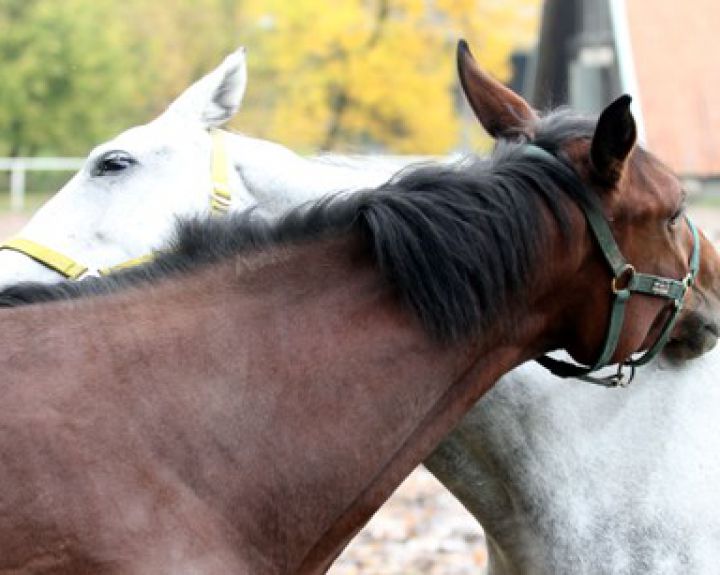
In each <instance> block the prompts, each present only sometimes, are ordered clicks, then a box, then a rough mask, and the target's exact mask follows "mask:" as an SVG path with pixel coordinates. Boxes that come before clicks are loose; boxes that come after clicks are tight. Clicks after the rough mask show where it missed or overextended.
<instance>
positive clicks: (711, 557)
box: [426, 349, 720, 575]
mask: <svg viewBox="0 0 720 575" xmlns="http://www.w3.org/2000/svg"><path fill="white" fill-rule="evenodd" d="M719 369H720V349H716V350H713V351H712V352H710V353H708V354H707V355H705V356H703V357H701V358H699V359H696V360H693V361H692V362H690V363H689V364H687V365H686V366H684V367H683V368H674V367H672V366H669V365H667V364H665V365H663V363H662V361H655V362H653V363H652V364H651V365H648V366H646V367H644V368H642V369H641V370H639V371H638V373H637V375H636V378H635V381H634V382H633V383H632V385H631V386H630V387H629V388H628V389H622V390H606V389H601V388H596V387H594V386H591V385H588V384H584V383H582V382H579V381H575V380H570V381H563V380H559V379H558V378H555V377H553V376H551V375H550V374H549V373H547V372H546V371H545V370H543V369H542V368H540V367H539V366H538V365H537V364H535V363H529V364H526V365H524V366H522V367H520V368H518V369H516V370H514V371H513V372H511V373H510V374H509V375H507V376H505V377H504V378H502V380H501V381H500V382H498V384H497V385H496V386H495V387H494V388H493V389H492V390H491V391H490V392H489V393H488V394H487V395H486V396H485V397H484V398H483V400H482V401H481V402H479V403H478V404H477V405H476V406H475V407H474V408H473V410H472V411H471V412H470V414H468V415H467V416H466V418H465V419H464V420H463V422H462V423H461V424H460V425H459V426H458V427H457V428H456V430H455V432H454V433H453V434H451V435H450V436H449V437H448V438H447V439H446V440H445V441H444V442H443V444H441V446H440V448H439V449H438V451H436V453H435V454H433V456H432V457H431V458H430V459H429V460H428V462H426V463H428V464H429V467H430V469H431V470H432V471H433V473H435V474H436V475H437V476H438V477H439V478H440V479H441V480H442V481H443V483H445V484H446V486H448V487H449V488H450V489H451V491H453V492H454V494H455V495H456V496H458V498H459V499H460V500H461V501H462V502H463V503H464V504H465V506H466V507H467V508H468V510H470V511H471V512H472V513H473V514H474V515H475V516H476V517H477V518H478V519H479V520H480V522H481V523H482V525H483V527H485V528H486V530H487V531H488V533H489V534H490V535H491V536H492V538H493V540H494V543H495V545H494V546H493V549H492V553H493V559H494V560H495V561H494V570H493V571H492V573H493V575H495V574H496V573H497V574H498V575H500V574H502V575H505V574H506V573H512V574H517V573H537V574H543V575H544V574H548V575H549V574H570V573H572V574H573V575H578V574H581V575H600V574H602V575H611V574H615V573H651V574H653V575H665V574H667V575H670V574H674V573H703V574H705V573H716V572H717V565H718V560H719V558H720V551H719V550H720V489H718V485H720V458H718V456H717V453H718V451H719V450H720V417H718V416H719V415H720V387H719V386H718V385H717V373H718V370H719Z"/></svg>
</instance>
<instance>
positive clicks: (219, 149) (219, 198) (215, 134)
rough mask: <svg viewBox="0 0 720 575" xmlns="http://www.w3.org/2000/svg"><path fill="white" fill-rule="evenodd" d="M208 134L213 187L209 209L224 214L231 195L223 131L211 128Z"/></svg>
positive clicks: (227, 208) (230, 200)
mask: <svg viewBox="0 0 720 575" xmlns="http://www.w3.org/2000/svg"><path fill="white" fill-rule="evenodd" d="M210 136H211V137H212V141H213V155H212V166H211V167H210V173H211V175H212V183H213V187H212V191H211V192H210V210H211V211H212V213H214V214H226V213H227V212H228V210H229V209H230V204H231V202H232V195H231V193H230V182H229V181H228V173H229V172H228V160H227V148H226V146H225V132H223V131H222V130H218V129H217V128H212V129H211V130H210Z"/></svg>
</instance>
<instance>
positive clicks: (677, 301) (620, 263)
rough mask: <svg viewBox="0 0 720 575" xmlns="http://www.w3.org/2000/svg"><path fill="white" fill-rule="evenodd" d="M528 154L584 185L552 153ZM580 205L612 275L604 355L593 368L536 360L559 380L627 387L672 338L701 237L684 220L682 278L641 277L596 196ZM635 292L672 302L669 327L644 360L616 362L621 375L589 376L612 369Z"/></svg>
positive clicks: (531, 148) (694, 269) (536, 150)
mask: <svg viewBox="0 0 720 575" xmlns="http://www.w3.org/2000/svg"><path fill="white" fill-rule="evenodd" d="M527 153H528V154H529V155H531V156H535V157H538V158H542V159H544V160H546V161H551V162H553V163H554V164H556V165H558V164H559V165H561V166H562V168H563V170H564V171H566V172H568V174H571V175H572V179H574V180H576V181H577V183H578V185H579V186H582V187H584V184H583V183H582V181H581V180H580V178H579V177H578V176H577V174H576V173H575V171H574V170H572V169H571V168H570V167H569V166H567V165H566V164H565V163H563V162H561V161H560V160H559V159H558V158H556V157H555V156H554V155H552V154H551V153H550V152H548V151H546V150H544V149H543V148H540V147H538V146H535V145H528V146H527ZM577 203H578V206H579V207H580V209H581V210H582V212H583V214H584V215H585V219H586V220H587V223H588V226H589V227H590V230H591V232H592V236H593V237H594V238H595V241H596V242H597V245H598V247H599V248H600V251H601V252H602V254H603V257H604V259H605V261H606V262H607V264H608V266H609V267H610V270H611V271H612V275H613V277H612V280H611V282H610V289H611V291H612V294H613V304H612V310H611V312H610V320H609V325H608V330H607V334H606V335H605V341H604V343H603V347H602V350H601V351H600V356H599V357H598V359H597V361H596V362H595V363H594V364H593V365H591V366H583V365H577V364H572V363H568V362H565V361H561V360H558V359H554V358H552V357H549V356H547V355H544V356H542V357H540V358H538V359H537V362H538V363H539V364H540V365H542V366H543V367H545V368H546V369H548V370H549V371H551V372H552V373H553V374H554V375H557V376H559V377H574V378H578V379H582V380H583V381H588V382H590V383H595V384H598V385H604V386H606V387H618V386H625V385H627V384H629V383H630V381H631V380H632V377H633V375H634V373H635V368H636V367H639V366H641V365H645V364H646V363H648V362H649V361H650V360H651V359H653V358H654V357H655V356H656V355H657V354H658V353H659V352H660V351H661V350H662V348H663V347H664V346H665V344H666V343H667V341H668V339H669V338H670V334H671V333H672V330H673V327H674V326H675V323H676V322H677V320H678V318H679V317H680V312H681V311H682V307H683V303H684V298H685V294H686V293H687V290H688V288H689V287H690V286H691V285H692V284H693V282H694V281H695V276H697V273H698V270H699V269H700V237H699V235H698V231H697V228H696V227H695V224H693V223H692V221H691V220H690V218H688V217H687V215H686V216H685V221H686V222H687V224H688V226H689V228H690V231H691V232H692V236H693V251H692V255H691V256H690V270H689V271H688V273H687V275H686V276H685V277H684V278H683V279H682V280H676V279H673V278H666V277H662V276H656V275H652V274H644V273H640V272H637V271H635V268H634V267H633V266H632V265H630V264H629V263H627V261H625V258H624V257H623V255H622V253H621V252H620V248H619V247H618V245H617V243H616V242H615V238H614V237H613V235H612V230H611V229H610V225H609V224H608V222H607V220H606V219H605V215H604V214H603V210H602V206H601V204H600V201H599V200H598V198H597V196H596V195H595V194H592V193H591V194H584V195H582V196H580V197H579V198H578V199H577ZM633 293H639V294H644V295H647V296H652V297H660V298H665V299H669V300H671V301H672V302H673V310H672V313H671V315H670V317H669V318H668V319H667V321H666V322H665V326H664V327H663V329H662V331H661V333H660V335H659V336H658V338H657V340H656V341H655V343H654V344H653V345H652V346H651V347H650V349H648V350H647V351H646V352H645V353H644V354H643V355H642V356H641V357H639V358H637V359H632V358H630V359H627V360H625V361H623V362H621V363H620V364H618V370H617V373H615V374H613V375H611V376H608V377H598V376H592V375H590V374H591V373H592V372H594V371H597V370H598V369H601V368H603V367H606V366H607V365H609V362H610V358H611V357H612V356H613V354H614V353H615V350H616V348H617V346H618V342H619V340H620V333H621V331H622V327H623V322H624V319H625V305H626V304H627V302H628V300H629V299H630V296H631V295H632V294H633ZM626 366H627V367H629V368H630V374H629V375H626V374H625V373H623V367H626Z"/></svg>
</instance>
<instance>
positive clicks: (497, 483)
mask: <svg viewBox="0 0 720 575" xmlns="http://www.w3.org/2000/svg"><path fill="white" fill-rule="evenodd" d="M245 75H246V72H245V58H244V52H243V51H238V52H236V53H234V54H231V55H230V56H229V57H228V58H227V59H226V60H225V61H224V62H223V63H222V64H221V65H220V66H219V67H218V68H217V69H216V70H215V71H213V72H212V73H210V74H209V75H208V76H206V77H204V78H203V79H201V80H200V81H199V82H197V83H196V84H194V85H193V86H191V87H190V88H189V89H188V90H187V91H186V92H185V93H183V94H182V95H181V96H180V97H179V98H178V99H177V100H176V101H175V102H174V103H173V104H172V105H171V106H170V107H169V109H168V110H167V111H166V112H165V113H164V114H162V115H161V116H160V117H159V118H157V119H156V120H154V121H152V122H150V123H149V124H147V125H145V126H139V127H135V128H132V129H130V130H128V131H126V132H124V133H123V134H121V135H120V136H118V137H117V138H115V139H114V140H111V141H110V142H107V143H105V144H102V145H100V146H98V147H97V148H96V149H95V150H93V151H92V152H91V154H90V155H89V156H88V159H87V161H86V165H85V167H84V168H83V169H82V170H81V171H80V172H78V174H77V175H76V176H75V177H74V178H73V179H72V180H71V181H70V182H69V183H68V184H67V185H66V186H65V187H64V188H63V189H62V190H61V191H60V192H59V193H58V194H57V195H56V196H55V197H54V198H53V199H52V200H50V201H49V202H48V203H47V204H46V205H45V206H44V207H43V208H42V209H41V210H39V211H38V213H37V214H36V215H35V216H34V217H33V219H32V220H31V221H30V223H28V225H27V226H26V228H25V229H24V230H23V231H22V232H21V234H20V235H21V236H23V237H27V238H29V239H32V240H35V241H37V242H40V243H43V244H45V245H47V246H49V247H51V248H53V249H55V250H57V251H60V252H62V253H65V254H67V255H69V256H71V257H73V258H74V259H76V260H78V261H81V262H83V263H85V264H88V265H90V266H91V267H93V268H102V267H107V266H111V265H114V264H117V263H120V262H123V261H126V260H128V259H131V258H134V257H137V256H140V255H144V254H146V253H148V252H149V251H151V250H152V249H153V248H156V247H159V246H161V245H162V244H163V243H164V242H165V241H166V239H167V238H168V236H169V235H170V234H171V233H172V230H173V228H174V224H175V220H176V218H177V217H178V216H183V215H191V214H197V213H202V212H205V211H207V209H208V205H209V204H208V202H209V193H210V189H211V181H210V156H211V139H210V137H209V136H208V133H207V129H208V128H210V127H215V126H220V125H222V124H223V123H224V122H226V121H227V120H228V119H229V118H230V117H231V116H232V115H233V114H234V113H235V111H236V110H237V108H238V107H239V105H240V101H241V99H242V95H243V92H244V88H245ZM226 139H227V145H228V153H229V157H230V159H231V162H232V165H233V167H234V169H233V170H232V171H231V174H230V178H231V180H230V185H231V188H232V191H233V208H235V209H242V208H246V207H249V206H252V205H254V204H255V203H257V202H259V203H260V204H262V205H263V206H264V208H265V209H267V210H268V211H270V212H276V211H279V210H281V209H283V208H286V207H288V206H290V205H293V204H296V203H298V202H300V201H304V200H307V199H311V198H314V197H317V196H318V195H321V194H324V193H327V192H330V191H336V190H341V189H356V188H360V187H366V186H374V185H377V184H379V183H381V182H382V181H384V180H385V179H386V178H387V177H388V176H389V175H390V174H391V173H392V172H393V171H395V169H397V168H398V167H399V165H398V164H397V163H394V162H388V163H382V162H378V163H373V164H372V165H371V166H369V165H367V164H364V163H355V164H353V163H352V162H347V163H345V164H344V165H343V164H342V163H333V162H331V161H322V160H307V159H303V158H301V157H299V156H297V155H296V154H294V153H293V152H291V151H290V150H288V149H286V148H284V147H282V146H279V145H277V144H273V143H271V142H267V141H263V140H257V139H253V138H248V137H245V136H241V135H232V136H228V137H227V138H226ZM112 150H121V151H124V152H127V154H129V156H131V157H132V158H133V159H134V163H133V164H132V165H130V166H128V167H127V168H126V169H123V170H119V171H117V172H112V173H108V174H105V175H98V174H97V169H96V168H97V165H98V161H99V158H101V157H102V156H103V154H105V153H107V152H109V151H112ZM58 279H60V277H59V276H58V275H57V274H56V273H55V272H52V271H50V270H48V269H46V268H44V267H43V266H41V265H40V264H38V263H36V262H34V261H32V260H31V259H29V258H27V257H26V256H23V255H21V254H17V253H14V252H10V251H0V287H2V286H5V285H8V284H11V283H15V282H17V281H21V280H35V281H56V280H58ZM718 368H720V351H715V352H713V353H711V354H709V355H708V356H706V357H704V358H702V359H699V360H695V361H693V362H692V363H691V364H689V365H688V366H686V367H685V368H684V369H683V370H681V371H678V370H675V369H673V368H671V367H668V366H664V367H663V366H661V365H660V364H658V363H657V362H656V364H655V365H653V366H649V367H647V368H643V369H641V370H640V371H639V373H638V375H637V377H636V381H635V383H633V385H632V387H630V388H629V389H627V390H605V389H598V388H595V387H593V386H591V385H588V384H584V383H580V382H576V381H560V380H558V379H556V378H554V377H552V376H550V375H548V374H547V373H546V372H545V371H544V370H542V369H541V368H540V367H539V366H537V365H535V364H528V365H526V366H523V367H521V368H519V369H517V370H515V371H514V372H512V373H511V374H510V375H508V376H506V377H505V378H504V379H503V380H502V381H500V382H499V383H498V384H497V385H496V387H495V389H494V390H492V391H491V392H490V393H489V394H488V395H487V396H486V397H485V398H484V399H483V400H482V401H481V402H480V403H479V404H478V405H477V406H476V407H475V408H474V410H473V412H472V413H471V414H470V415H469V416H468V417H467V418H466V419H465V421H464V422H463V423H462V424H461V426H460V427H459V428H458V429H457V430H456V431H455V433H454V434H453V435H452V436H451V437H450V438H449V439H448V440H446V441H445V442H444V443H443V444H442V446H441V447H440V448H439V449H438V450H437V452H436V453H435V454H434V455H433V457H432V458H431V459H430V460H429V467H430V469H431V470H432V471H433V472H435V473H436V474H437V475H438V476H439V477H440V478H441V479H442V480H443V481H444V482H445V484H446V485H448V487H450V489H451V490H452V491H453V492H454V493H455V494H456V495H457V496H458V497H459V498H460V499H461V500H462V501H463V502H464V503H465V504H466V506H467V507H468V508H469V509H470V510H471V511H472V512H473V514H474V515H475V516H476V517H477V518H478V519H479V520H480V522H481V523H482V524H483V526H484V527H485V528H486V530H487V533H488V539H489V541H490V543H491V553H492V560H493V563H494V569H495V572H497V573H505V572H507V573H533V574H571V573H572V574H588V575H589V574H603V573H607V574H611V573H612V574H618V573H627V574H630V573H632V574H636V573H644V574H645V573H653V574H665V573H667V574H670V573H673V574H675V573H703V574H705V573H708V574H709V573H716V572H718V571H719V568H718V565H720V386H718V385H716V382H715V376H714V373H715V371H716V369H718Z"/></svg>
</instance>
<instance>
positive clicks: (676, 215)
mask: <svg viewBox="0 0 720 575" xmlns="http://www.w3.org/2000/svg"><path fill="white" fill-rule="evenodd" d="M684 213H685V209H684V208H680V209H679V210H678V211H677V212H675V213H674V214H673V215H672V216H670V219H669V220H668V225H669V226H670V227H671V228H674V227H675V226H676V225H677V223H678V222H679V221H680V218H681V217H682V215H683V214H684Z"/></svg>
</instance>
